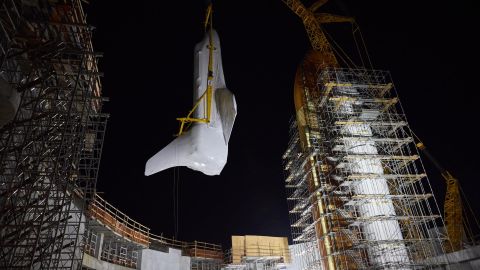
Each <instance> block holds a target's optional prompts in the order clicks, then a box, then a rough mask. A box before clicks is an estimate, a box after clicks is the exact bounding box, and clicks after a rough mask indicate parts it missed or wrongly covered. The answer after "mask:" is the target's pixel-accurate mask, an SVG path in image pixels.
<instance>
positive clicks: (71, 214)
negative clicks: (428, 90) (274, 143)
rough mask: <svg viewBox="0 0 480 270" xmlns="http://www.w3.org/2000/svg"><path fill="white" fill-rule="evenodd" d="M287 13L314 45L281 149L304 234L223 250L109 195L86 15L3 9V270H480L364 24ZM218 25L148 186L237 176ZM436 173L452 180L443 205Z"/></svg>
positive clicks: (201, 51) (73, 5) (49, 7)
mask: <svg viewBox="0 0 480 270" xmlns="http://www.w3.org/2000/svg"><path fill="white" fill-rule="evenodd" d="M281 2H283V7H284V8H285V10H290V16H291V17H293V18H295V16H296V17H298V18H295V19H297V23H298V24H301V23H303V24H304V27H305V32H306V36H307V37H308V39H309V41H310V45H311V49H310V50H309V51H307V52H305V56H304V58H303V59H298V62H300V64H299V65H298V66H297V71H296V74H291V77H292V85H293V92H294V95H293V98H292V100H291V103H293V104H294V105H295V111H294V112H293V111H292V112H291V113H292V114H294V117H293V118H292V119H291V121H290V130H285V131H284V132H285V133H289V138H290V139H289V142H284V143H283V144H282V146H281V147H284V145H287V146H286V149H284V150H285V151H284V154H283V156H282V157H281V158H282V161H283V171H284V175H285V179H283V180H282V181H281V182H280V184H281V185H284V186H285V190H286V198H285V199H286V201H287V205H288V213H285V214H286V215H287V214H288V216H289V221H290V228H289V230H290V232H291V235H275V236H270V235H269V236H266V235H265V236H264V235H255V234H256V233H255V232H253V234H254V235H243V236H242V235H238V233H230V232H229V231H228V228H225V232H223V233H225V234H228V237H229V238H230V237H231V246H230V247H225V246H222V245H220V244H216V243H207V242H203V241H181V240H179V239H177V237H174V236H164V235H163V234H154V233H153V232H151V228H149V227H148V226H146V225H144V223H143V221H139V220H136V219H133V218H131V217H130V216H132V215H134V214H133V213H126V212H124V211H123V210H122V209H119V208H117V207H116V206H114V205H113V204H112V203H110V202H108V201H107V200H106V199H104V197H103V195H101V192H99V190H97V180H98V181H102V179H100V178H99V170H100V169H101V166H100V161H101V157H102V151H103V145H104V141H105V136H106V135H105V134H106V131H107V120H108V119H109V117H110V115H109V114H108V113H106V112H104V110H103V105H104V103H105V102H107V101H108V97H105V96H104V95H103V89H102V77H103V73H102V71H101V70H99V68H98V62H99V61H100V59H101V57H102V56H103V54H102V53H100V52H97V51H96V50H95V49H94V46H95V44H92V43H93V42H92V40H93V30H94V27H93V26H92V25H90V24H89V22H88V21H87V15H86V13H85V6H86V5H88V4H87V3H85V2H83V1H80V0H50V1H37V0H2V1H0V65H1V66H0V269H99V270H104V269H105V270H107V269H109V270H127V269H142V270H149V269H172V270H175V269H179V270H180V269H181V270H187V269H192V270H220V269H225V270H226V269H232V270H233V269H235V270H247V269H248V270H260V269H262V270H267V269H268V270H270V269H271V270H274V269H285V270H287V269H289V270H316V269H318V270H347V269H349V270H357V269H359V270H360V269H438V270H440V269H479V268H480V248H479V247H478V246H477V242H476V241H475V237H474V236H473V234H474V233H473V232H472V231H471V229H470V228H469V227H468V226H466V224H467V222H466V220H467V217H466V215H465V212H466V207H465V206H464V205H463V204H462V198H461V192H460V187H459V181H458V180H457V179H456V178H455V177H454V176H453V174H452V173H450V172H449V171H447V170H446V169H445V168H444V167H442V166H441V165H440V162H439V161H437V160H436V159H435V158H434V157H433V155H432V154H431V153H430V152H429V151H428V150H427V149H426V147H425V145H424V144H423V142H422V141H420V139H419V138H418V137H417V136H416V135H415V133H414V132H413V131H412V129H411V128H410V126H409V122H408V120H407V117H406V115H405V112H404V110H403V107H402V104H401V102H400V97H399V95H398V92H397V89H396V87H395V84H394V82H393V80H392V77H391V75H390V72H389V71H385V70H378V69H375V68H374V67H373V66H372V64H371V61H370V59H369V58H368V52H367V50H366V46H365V43H364V42H363V36H361V32H360V30H359V29H360V28H359V26H358V25H357V23H356V22H355V20H354V19H353V18H352V17H347V16H340V15H336V14H330V13H324V12H323V11H322V9H323V8H324V7H323V6H324V5H325V4H326V3H327V2H328V1H326V0H319V1H316V2H313V1H311V2H313V3H310V4H311V5H310V6H306V3H303V2H308V1H303V2H302V1H300V0H283V1H281ZM206 10H207V11H206V16H205V17H206V18H205V21H204V22H203V23H204V30H205V35H204V39H203V40H202V41H201V42H200V43H198V44H197V46H196V47H195V51H194V52H195V61H194V63H195V64H194V65H195V67H194V103H193V104H194V105H193V108H192V109H191V111H190V112H189V113H188V115H187V116H186V117H182V118H177V120H179V121H180V124H181V127H180V130H179V132H178V134H177V135H176V138H175V139H174V141H172V142H171V144H169V145H168V146H166V147H165V148H164V149H162V150H161V151H160V152H158V153H157V154H156V155H155V156H153V157H151V158H150V159H149V160H148V162H147V164H146V167H145V175H151V174H154V173H158V172H161V171H162V170H166V169H169V168H173V167H180V166H182V167H188V168H190V169H192V170H196V171H200V172H203V173H204V174H205V175H219V174H220V172H221V171H222V169H223V166H225V164H226V162H227V152H228V143H229V139H230V136H231V134H235V132H236V128H239V127H235V128H233V124H234V121H235V117H236V113H237V103H236V100H235V96H234V95H233V93H232V92H231V91H230V90H228V89H227V88H226V85H225V78H224V75H223V67H222V62H221V53H220V43H219V35H218V34H217V32H216V31H215V30H214V29H213V26H212V25H213V19H212V17H213V15H212V14H213V5H212V4H211V3H210V4H209V5H208V7H207V9H206ZM358 15H359V16H360V15H361V14H358ZM325 24H330V25H334V24H350V25H352V29H353V31H352V33H353V35H354V36H353V39H354V40H355V41H361V42H358V43H355V44H353V45H351V46H352V47H353V48H355V51H356V52H358V53H359V56H358V59H360V62H361V64H358V65H356V64H354V63H353V61H352V60H351V59H350V58H349V56H347V55H346V54H345V52H344V51H343V50H342V49H341V48H340V47H339V46H338V45H337V44H336V43H334V44H332V43H331V41H330V40H331V38H330V37H329V36H328V35H327V34H326V32H325V28H324V25H325ZM220 33H221V32H220ZM352 58H353V57H352ZM227 73H228V71H227ZM225 77H227V79H228V76H225ZM287 87H290V89H291V85H289V86H287ZM237 90H238V89H237ZM239 106H240V107H241V106H242V104H241V102H239ZM185 145H188V146H185ZM202 146H203V147H202ZM205 146H208V147H205ZM212 149H213V150H212ZM282 151H283V149H282ZM231 154H232V155H233V154H235V153H231ZM173 157H174V158H173ZM276 158H278V157H276ZM422 158H423V159H425V160H428V161H426V162H432V164H433V166H434V167H435V168H436V169H438V170H439V175H441V177H442V178H443V179H444V180H445V184H446V196H445V197H446V198H445V202H443V201H442V202H440V201H438V200H437V199H436V197H435V196H436V194H434V192H433V190H432V184H431V181H430V180H429V177H428V176H427V173H426V169H425V167H424V164H423V162H422ZM278 170H280V171H281V170H282V167H281V166H279V168H278ZM140 174H141V173H140ZM174 177H175V176H174ZM212 195H213V194H207V196H212ZM177 199H178V198H177ZM440 206H442V207H440ZM174 207H178V203H177V206H174ZM442 210H443V211H442ZM177 211H178V209H177ZM251 211H255V209H252V210H251ZM156 214H158V213H156ZM177 218H178V217H177ZM177 222H178V221H177ZM175 226H177V225H175ZM175 230H177V227H175ZM152 231H155V232H156V231H157V230H155V229H152ZM235 234H237V235H235Z"/></svg>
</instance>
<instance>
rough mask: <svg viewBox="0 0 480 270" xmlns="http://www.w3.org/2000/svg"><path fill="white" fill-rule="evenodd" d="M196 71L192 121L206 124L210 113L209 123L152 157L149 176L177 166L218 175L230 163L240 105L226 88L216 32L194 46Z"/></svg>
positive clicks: (193, 125) (195, 125)
mask: <svg viewBox="0 0 480 270" xmlns="http://www.w3.org/2000/svg"><path fill="white" fill-rule="evenodd" d="M212 45H213V47H211V46H212ZM194 69H195V70H194V89H193V101H194V104H195V106H196V107H194V111H193V118H191V119H197V120H204V119H205V118H204V116H205V115H206V114H207V111H208V114H209V119H208V121H205V122H201V121H191V126H190V128H189V130H188V131H186V132H184V133H182V132H181V131H180V135H179V136H178V137H177V138H176V139H175V140H173V141H172V142H171V143H170V144H168V145H167V146H166V147H165V148H163V149H162V150H161V151H160V152H158V153H157V154H155V155H154V156H153V157H151V158H150V159H149V160H148V161H147V164H146V166H145V175H147V176H148V175H152V174H154V173H157V172H160V171H163V170H165V169H168V168H172V167H178V166H185V167H188V168H190V169H192V170H196V171H200V172H203V173H204V174H206V175H219V174H220V172H221V171H222V169H223V167H224V166H225V164H226V162H227V155H228V141H229V139H230V134H231V133H232V127H233V123H234V121H235V117H236V115H237V104H236V102H235V96H234V95H233V94H232V92H231V91H230V90H228V89H227V87H226V85H225V78H224V76H223V67H222V57H221V50H220V39H219V37H218V34H217V32H216V31H215V30H213V29H210V30H209V31H207V32H206V33H205V37H204V38H203V40H202V41H201V42H200V43H198V44H197V45H196V46H195V66H194ZM208 85H211V91H210V97H209V98H208V99H206V98H203V97H204V96H205V93H206V91H207V90H206V89H207V86H208ZM202 98H203V100H202ZM208 103H210V105H208ZM189 119H190V118H189ZM182 126H183V125H182Z"/></svg>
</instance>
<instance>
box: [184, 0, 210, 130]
mask: <svg viewBox="0 0 480 270" xmlns="http://www.w3.org/2000/svg"><path fill="white" fill-rule="evenodd" d="M212 13H213V8H212V4H210V5H208V8H207V12H206V17H205V23H204V26H205V31H207V27H209V31H210V33H209V42H208V43H209V44H208V76H207V89H206V90H205V92H204V93H203V94H202V96H201V97H200V98H199V99H198V100H197V101H196V102H195V104H194V105H193V108H192V109H191V110H190V112H189V113H188V115H187V116H186V117H179V118H177V120H178V121H180V130H179V131H178V134H177V136H180V135H182V134H183V133H185V132H186V129H188V127H189V126H190V125H191V124H192V123H204V124H208V123H210V117H211V114H212V94H213V50H214V49H215V47H214V44H213V27H212ZM205 99H206V100H205ZM202 101H206V107H207V108H206V114H205V115H204V117H203V118H195V117H191V116H192V114H193V112H194V111H195V110H196V109H197V108H198V106H199V105H200V103H201V102H202ZM185 124H188V126H187V127H185Z"/></svg>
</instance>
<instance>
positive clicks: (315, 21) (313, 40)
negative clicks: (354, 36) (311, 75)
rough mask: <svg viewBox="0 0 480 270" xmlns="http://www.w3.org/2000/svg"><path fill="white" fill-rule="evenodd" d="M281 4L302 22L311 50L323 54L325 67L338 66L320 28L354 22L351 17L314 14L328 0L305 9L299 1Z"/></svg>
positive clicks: (291, 0)
mask: <svg viewBox="0 0 480 270" xmlns="http://www.w3.org/2000/svg"><path fill="white" fill-rule="evenodd" d="M283 2H284V3H285V4H286V5H287V6H288V7H289V8H290V9H291V10H292V11H293V12H294V13H295V14H297V16H298V17H300V19H301V20H302V22H303V24H304V26H305V30H306V32H307V35H308V38H309V40H310V44H311V45H312V48H313V50H315V51H319V52H321V53H322V54H323V59H324V62H325V64H326V65H328V66H330V67H336V66H338V62H337V59H336V57H335V55H334V53H333V50H332V47H331V46H330V43H329V42H328V39H327V37H326V36H325V33H324V31H323V29H322V27H321V24H325V23H337V22H338V23H339V22H354V19H353V18H351V17H345V16H339V15H335V14H329V13H315V12H316V11H317V10H318V9H319V8H320V7H321V6H323V5H324V4H325V3H327V2H328V0H318V1H316V2H315V3H313V4H312V5H311V6H310V8H306V7H305V5H303V3H302V2H301V1H300V0H283Z"/></svg>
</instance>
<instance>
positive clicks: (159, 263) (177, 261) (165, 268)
mask: <svg viewBox="0 0 480 270" xmlns="http://www.w3.org/2000/svg"><path fill="white" fill-rule="evenodd" d="M140 269H141V270H190V257H185V256H182V252H181V251H180V250H177V249H173V248H169V249H168V253H166V252H161V251H156V250H152V249H144V250H142V257H141V268H140Z"/></svg>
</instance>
